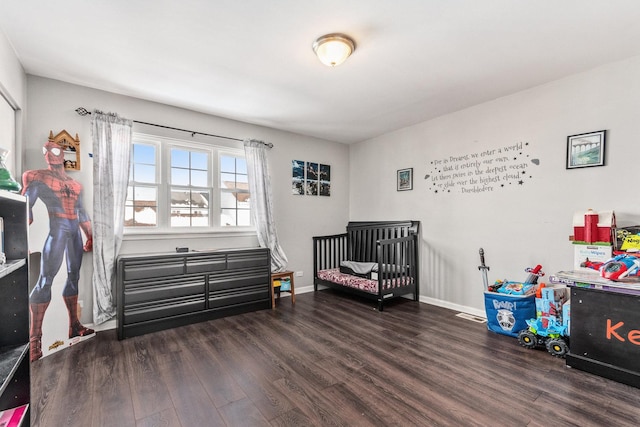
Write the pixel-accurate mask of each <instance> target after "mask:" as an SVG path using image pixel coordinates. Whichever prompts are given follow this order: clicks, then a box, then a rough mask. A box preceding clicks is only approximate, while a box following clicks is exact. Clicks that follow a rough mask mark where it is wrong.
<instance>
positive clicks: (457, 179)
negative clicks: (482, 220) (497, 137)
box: [424, 142, 540, 194]
mask: <svg viewBox="0 0 640 427" xmlns="http://www.w3.org/2000/svg"><path fill="white" fill-rule="evenodd" d="M529 148H530V147H529V143H528V142H517V143H515V144H511V145H506V146H503V147H498V148H490V149H484V150H480V151H476V152H473V153H467V154H463V155H457V156H454V155H450V156H447V157H442V158H440V159H436V160H432V161H431V162H430V163H429V171H428V172H427V174H426V175H425V177H424V178H425V180H427V181H428V183H429V185H428V189H429V191H432V192H434V193H451V192H456V193H462V194H474V193H485V192H491V191H494V190H496V189H500V188H506V187H510V186H513V185H514V184H515V186H522V185H524V184H525V182H526V181H527V180H529V179H531V178H532V177H533V175H532V173H531V172H530V171H531V169H532V167H534V166H539V165H540V160H539V159H530V158H529V154H528V153H527V151H528V149H529Z"/></svg>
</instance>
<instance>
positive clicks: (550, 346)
mask: <svg viewBox="0 0 640 427" xmlns="http://www.w3.org/2000/svg"><path fill="white" fill-rule="evenodd" d="M526 322H527V325H528V326H529V328H528V329H523V330H521V331H520V333H519V334H518V342H519V343H520V345H522V346H523V347H526V348H529V349H533V348H536V347H546V349H547V351H548V352H549V353H551V354H552V355H553V356H556V357H563V358H564V356H565V355H566V354H567V353H568V352H569V337H568V336H567V335H568V330H567V327H566V326H563V325H561V324H559V323H558V321H557V320H556V319H555V318H554V317H544V318H543V317H538V318H536V319H529V320H527V321H526ZM544 323H547V325H546V327H545V326H544Z"/></svg>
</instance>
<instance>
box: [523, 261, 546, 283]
mask: <svg viewBox="0 0 640 427" xmlns="http://www.w3.org/2000/svg"><path fill="white" fill-rule="evenodd" d="M524 271H526V272H527V273H529V276H527V280H526V281H525V282H524V283H532V284H536V283H538V277H542V276H544V272H543V271H542V266H541V265H540V264H538V265H536V266H535V267H534V268H525V270H524Z"/></svg>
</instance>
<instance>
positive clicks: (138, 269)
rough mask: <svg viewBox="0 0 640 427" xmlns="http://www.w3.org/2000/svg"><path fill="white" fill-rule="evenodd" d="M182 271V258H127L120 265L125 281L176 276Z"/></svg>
mask: <svg viewBox="0 0 640 427" xmlns="http://www.w3.org/2000/svg"><path fill="white" fill-rule="evenodd" d="M183 273H184V258H182V257H164V258H163V257H154V258H153V259H133V260H127V261H125V262H124V263H123V265H122V280H124V281H125V282H127V281H130V280H138V279H152V278H154V277H167V276H176V275H178V274H183Z"/></svg>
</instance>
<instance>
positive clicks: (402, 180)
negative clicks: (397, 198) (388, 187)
mask: <svg viewBox="0 0 640 427" xmlns="http://www.w3.org/2000/svg"><path fill="white" fill-rule="evenodd" d="M406 190H413V168H407V169H399V170H398V191H406Z"/></svg>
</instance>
